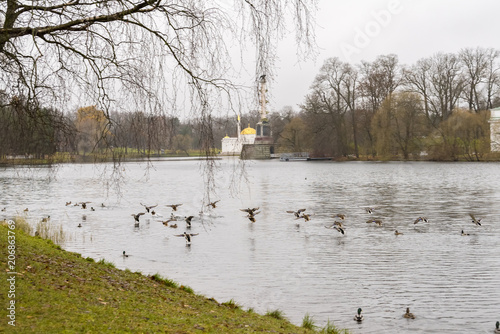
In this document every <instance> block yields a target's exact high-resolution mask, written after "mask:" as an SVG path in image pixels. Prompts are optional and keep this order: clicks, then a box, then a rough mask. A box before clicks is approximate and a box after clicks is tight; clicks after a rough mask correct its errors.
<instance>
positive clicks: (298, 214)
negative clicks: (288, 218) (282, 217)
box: [287, 209, 306, 218]
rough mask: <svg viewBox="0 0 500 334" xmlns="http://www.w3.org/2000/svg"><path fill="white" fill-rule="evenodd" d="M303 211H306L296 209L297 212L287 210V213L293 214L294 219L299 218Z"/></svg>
mask: <svg viewBox="0 0 500 334" xmlns="http://www.w3.org/2000/svg"><path fill="white" fill-rule="evenodd" d="M304 211H306V209H298V210H297V211H293V210H288V211H287V213H293V214H294V215H295V218H300V214H301V213H302V212H304Z"/></svg>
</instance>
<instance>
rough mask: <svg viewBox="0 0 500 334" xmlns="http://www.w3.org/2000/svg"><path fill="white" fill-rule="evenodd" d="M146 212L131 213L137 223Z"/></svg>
mask: <svg viewBox="0 0 500 334" xmlns="http://www.w3.org/2000/svg"><path fill="white" fill-rule="evenodd" d="M144 214H145V213H144V212H139V213H138V214H134V213H133V214H131V216H133V217H134V220H135V222H136V223H139V217H141V216H142V215H144Z"/></svg>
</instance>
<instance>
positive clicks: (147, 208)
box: [141, 203, 158, 213]
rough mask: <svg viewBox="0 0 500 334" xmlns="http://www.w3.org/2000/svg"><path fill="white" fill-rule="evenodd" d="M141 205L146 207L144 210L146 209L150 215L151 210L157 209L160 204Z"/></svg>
mask: <svg viewBox="0 0 500 334" xmlns="http://www.w3.org/2000/svg"><path fill="white" fill-rule="evenodd" d="M141 205H142V206H143V207H144V209H146V212H147V213H149V210H151V209H152V208H156V207H157V206H158V204H156V205H149V206H148V205H145V204H142V203H141Z"/></svg>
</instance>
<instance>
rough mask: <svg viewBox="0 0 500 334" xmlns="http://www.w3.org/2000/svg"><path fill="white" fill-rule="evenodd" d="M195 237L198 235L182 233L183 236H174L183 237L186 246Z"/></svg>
mask: <svg viewBox="0 0 500 334" xmlns="http://www.w3.org/2000/svg"><path fill="white" fill-rule="evenodd" d="M195 235H198V233H194V234H193V233H186V232H184V233H183V234H176V235H175V236H176V237H184V239H186V244H190V243H191V237H194V236H195Z"/></svg>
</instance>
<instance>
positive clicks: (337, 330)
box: [319, 320, 349, 334]
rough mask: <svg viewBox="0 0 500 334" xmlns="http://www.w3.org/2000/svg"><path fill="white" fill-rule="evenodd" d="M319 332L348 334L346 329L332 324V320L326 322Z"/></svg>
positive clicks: (324, 333)
mask: <svg viewBox="0 0 500 334" xmlns="http://www.w3.org/2000/svg"><path fill="white" fill-rule="evenodd" d="M319 333H321V334H349V331H348V330H347V329H340V328H338V327H337V326H335V325H334V324H333V322H330V320H328V322H327V323H326V325H325V327H323V328H322V329H321V331H319Z"/></svg>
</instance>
